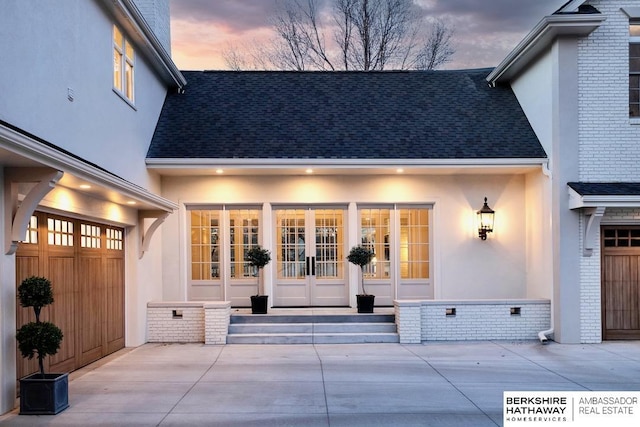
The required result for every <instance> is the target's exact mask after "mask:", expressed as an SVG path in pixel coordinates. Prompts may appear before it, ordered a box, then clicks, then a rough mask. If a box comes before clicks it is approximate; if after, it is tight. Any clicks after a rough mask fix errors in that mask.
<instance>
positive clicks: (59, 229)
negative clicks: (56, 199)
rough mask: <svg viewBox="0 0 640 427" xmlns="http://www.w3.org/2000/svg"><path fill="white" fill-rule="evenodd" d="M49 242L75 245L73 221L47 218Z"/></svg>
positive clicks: (50, 243)
mask: <svg viewBox="0 0 640 427" xmlns="http://www.w3.org/2000/svg"><path fill="white" fill-rule="evenodd" d="M47 230H48V243H49V245H53V246H73V222H71V221H66V220H64V219H56V218H47Z"/></svg>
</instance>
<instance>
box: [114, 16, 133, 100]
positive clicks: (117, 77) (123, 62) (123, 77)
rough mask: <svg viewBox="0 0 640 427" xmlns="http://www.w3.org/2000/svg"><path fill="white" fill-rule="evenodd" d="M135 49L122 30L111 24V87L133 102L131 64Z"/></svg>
mask: <svg viewBox="0 0 640 427" xmlns="http://www.w3.org/2000/svg"><path fill="white" fill-rule="evenodd" d="M134 61H135V51H134V49H133V46H132V45H131V43H129V41H128V40H127V38H126V37H125V36H124V35H123V34H122V31H120V29H119V28H118V27H117V26H115V25H114V26H113V87H114V89H115V90H116V91H117V92H118V93H120V94H121V95H122V96H124V97H125V98H127V99H128V100H129V101H131V102H133V97H134V91H133V77H134V76H133V66H134Z"/></svg>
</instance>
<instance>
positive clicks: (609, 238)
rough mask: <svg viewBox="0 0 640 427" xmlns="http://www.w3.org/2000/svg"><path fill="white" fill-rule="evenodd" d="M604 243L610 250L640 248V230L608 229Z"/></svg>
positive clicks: (605, 231)
mask: <svg viewBox="0 0 640 427" xmlns="http://www.w3.org/2000/svg"><path fill="white" fill-rule="evenodd" d="M603 241H604V246H605V247H608V248H629V247H640V228H606V229H604V236H603Z"/></svg>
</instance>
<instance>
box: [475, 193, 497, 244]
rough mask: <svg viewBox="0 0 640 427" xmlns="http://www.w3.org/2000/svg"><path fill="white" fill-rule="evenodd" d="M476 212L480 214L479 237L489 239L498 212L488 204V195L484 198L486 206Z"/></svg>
mask: <svg viewBox="0 0 640 427" xmlns="http://www.w3.org/2000/svg"><path fill="white" fill-rule="evenodd" d="M476 214H477V216H478V237H480V238H481V239H482V240H487V233H491V232H492V231H493V220H494V217H495V214H496V213H495V211H494V210H493V209H491V208H490V207H489V205H487V198H486V197H485V198H484V206H482V208H481V209H480V210H479V211H478V212H476Z"/></svg>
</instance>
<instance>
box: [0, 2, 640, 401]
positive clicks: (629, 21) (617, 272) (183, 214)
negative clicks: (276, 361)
mask: <svg viewBox="0 0 640 427" xmlns="http://www.w3.org/2000/svg"><path fill="white" fill-rule="evenodd" d="M49 3H51V4H49ZM58 3H59V2H45V4H42V2H37V1H31V0H22V1H14V2H10V3H8V4H7V5H3V14H2V15H1V16H0V40H2V42H0V54H1V55H2V57H3V58H11V59H12V60H11V61H6V63H3V66H2V67H0V85H1V86H0V89H1V91H0V93H2V96H1V97H0V165H1V166H2V171H3V173H2V174H1V175H0V176H2V180H3V184H4V185H3V186H2V187H0V188H2V189H3V192H2V195H3V197H2V198H1V200H2V204H3V209H1V210H0V217H1V218H2V222H3V227H2V228H0V230H2V237H3V239H2V242H3V254H2V256H1V257H0V275H1V277H2V282H1V286H2V292H1V293H0V305H1V307H2V310H1V314H0V336H1V338H2V339H0V361H1V363H0V366H1V368H0V369H1V370H0V413H4V412H6V411H9V410H11V409H12V408H13V407H14V404H15V396H16V379H17V378H19V377H20V376H21V375H23V374H26V373H28V372H30V370H32V369H33V365H30V364H29V363H26V362H23V361H22V360H21V359H19V358H17V357H16V346H15V339H14V338H15V330H16V326H17V325H19V324H21V323H23V322H25V321H27V320H28V315H27V312H26V311H25V310H23V309H22V308H20V307H17V306H16V296H15V295H16V285H17V284H19V283H20V281H21V280H22V279H23V278H25V277H27V276H29V275H33V274H37V275H46V276H48V277H49V278H50V279H51V280H52V282H53V283H54V289H55V295H56V302H55V304H54V305H53V306H52V307H51V309H50V311H49V312H48V313H46V316H48V318H49V319H51V320H52V321H54V322H55V323H57V324H58V325H59V326H62V328H63V331H64V333H65V341H64V342H63V347H62V348H61V351H60V353H59V354H58V355H56V356H55V357H53V358H51V361H50V365H49V368H51V369H54V370H56V369H57V370H71V369H75V368H76V367H79V366H83V365H85V364H87V363H90V362H92V361H94V360H96V359H98V358H100V357H103V356H104V355H106V354H109V353H111V352H113V351H116V350H118V349H119V348H122V347H123V346H137V345H140V344H142V343H144V342H147V341H150V340H154V339H156V338H157V337H156V336H154V333H155V332H153V331H155V330H156V329H154V328H155V326H158V325H159V326H158V328H159V329H161V330H165V331H166V330H170V329H171V328H172V325H173V324H174V323H172V322H176V321H177V320H176V319H173V318H179V319H181V320H179V322H182V321H183V320H184V321H185V322H186V321H188V322H190V323H189V325H191V326H189V327H188V328H187V330H186V332H180V333H181V334H183V335H176V336H173V335H172V336H171V338H165V339H172V340H173V339H175V340H177V341H180V340H182V339H183V338H184V336H188V337H189V338H188V339H194V340H199V341H205V342H224V333H225V332H224V330H225V328H226V325H225V324H224V320H223V319H224V316H222V317H216V316H209V314H210V313H209V311H211V310H213V309H216V308H217V307H223V308H225V309H227V316H228V309H229V307H233V308H235V307H246V306H248V305H249V297H250V295H253V294H255V293H256V292H258V289H257V288H258V282H257V279H256V277H254V276H253V272H252V271H251V269H250V268H248V265H247V263H246V262H245V261H244V252H245V251H246V250H247V249H248V248H249V247H251V246H252V245H255V244H260V245H262V246H264V247H266V248H268V249H269V250H270V251H271V252H272V256H273V262H271V263H270V264H269V265H267V267H266V268H265V269H264V273H263V274H264V284H263V285H262V289H260V292H262V293H265V294H267V295H269V301H270V307H284V308H287V307H327V306H329V307H353V306H354V305H355V295H356V294H357V293H359V292H360V289H359V280H358V278H359V271H358V269H357V268H356V267H354V266H350V265H348V263H347V262H346V259H345V258H346V254H347V253H348V251H349V249H350V248H351V247H353V246H354V245H357V244H363V245H366V246H368V247H369V248H371V249H373V250H374V251H375V253H376V257H375V259H374V261H373V262H372V264H371V265H370V266H369V267H368V268H367V270H365V278H366V280H367V291H368V292H369V293H372V294H375V295H376V305H377V306H379V307H383V306H389V307H391V306H393V307H395V310H396V316H397V320H396V321H397V323H398V328H399V332H400V336H401V341H402V342H422V341H428V340H433V339H439V340H442V339H458V340H459V339H462V340H464V339H499V338H504V339H506V338H508V339H521V338H536V337H538V336H539V337H540V339H542V340H546V339H548V338H552V339H554V340H555V341H558V342H561V343H581V342H582V343H591V342H600V341H602V340H603V339H638V338H640V308H639V307H640V286H639V281H640V279H639V277H640V276H639V274H638V259H639V258H640V256H639V255H640V253H639V252H640V251H639V250H638V249H637V248H640V179H638V178H639V177H638V171H637V166H636V165H637V164H638V161H639V160H640V148H638V146H637V144H636V141H637V139H638V136H640V127H638V126H639V125H640V98H639V97H640V77H639V76H638V75H636V73H640V68H639V67H640V66H638V64H637V62H638V61H639V60H638V59H637V58H640V53H638V52H636V50H638V49H640V48H636V46H640V6H639V5H638V4H637V2H636V1H633V0H615V1H613V0H611V1H605V0H591V1H586V2H585V1H570V2H568V3H566V4H565V5H564V6H563V7H562V8H561V9H559V10H558V11H556V12H555V13H553V14H551V15H549V16H547V17H544V18H542V20H541V21H540V23H539V24H538V25H537V26H536V27H535V28H534V29H533V30H532V31H531V32H530V33H529V34H528V35H527V36H526V37H525V38H524V39H523V41H522V42H521V43H520V44H519V45H518V46H516V47H515V49H514V50H513V51H512V52H511V53H510V54H509V55H508V56H507V57H506V58H505V59H504V61H503V62H502V63H500V64H499V65H498V66H497V67H496V68H494V69H479V70H460V71H437V72H371V73H350V72H344V73H322V72H310V73H287V72H282V73H279V72H278V73H276V72H271V73H269V72H206V71H205V72H200V71H194V72H180V71H179V70H178V69H177V68H176V66H175V64H174V63H173V62H172V61H171V58H170V43H169V42H170V36H169V25H168V24H169V23H168V16H169V14H168V0H115V1H114V0H109V1H107V0H95V1H85V0H70V1H65V2H62V3H60V4H58ZM36 24H37V25H36ZM28 28H37V29H38V31H31V30H27V29H28ZM627 107H628V111H627ZM485 198H486V199H485ZM485 201H486V202H487V203H488V205H490V206H491V208H492V209H493V210H494V211H495V219H494V224H493V229H492V231H491V232H490V233H488V234H487V238H486V240H483V239H480V238H479V236H478V224H477V223H476V212H477V211H478V210H479V209H481V208H482V207H483V204H484V202H485ZM216 304H217V305H216ZM176 307H180V309H178V308H176ZM182 307H186V308H188V309H185V312H188V311H189V310H191V308H193V309H194V313H195V314H194V315H193V317H190V315H185V316H184V317H185V318H184V319H182V316H181V315H177V314H178V311H180V313H182ZM203 308H204V310H205V312H206V314H203V313H202V312H201V311H198V310H202V309H203ZM207 310H209V311H207ZM165 312H168V313H169V319H165V318H164V317H163V316H164V314H163V313H165ZM171 313H173V314H174V316H171ZM172 317H173V318H172ZM187 318H188V319H187ZM152 323H153V324H154V325H155V326H154V328H151V324H152ZM210 325H213V329H211V331H213V330H215V331H216V332H215V334H218V335H216V336H217V338H216V339H220V340H221V341H216V339H211V340H210V339H209V334H210V332H211V331H210V330H209V329H208V328H209V326H210ZM182 326H184V323H182V324H181V325H180V328H182ZM180 328H176V330H178V329H180ZM180 330H181V331H182V330H183V329H180ZM194 331H195V332H194ZM215 334H214V335H215ZM166 336H169V335H165V337H166Z"/></svg>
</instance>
